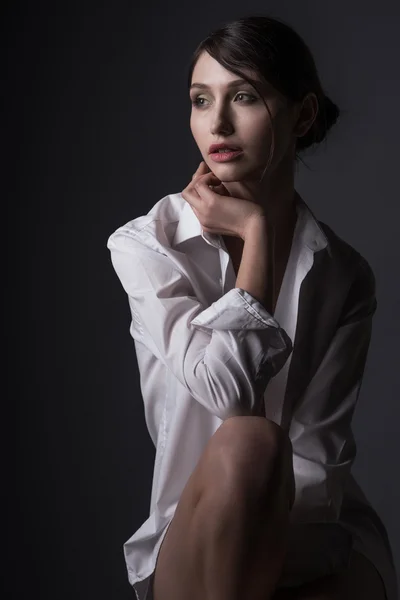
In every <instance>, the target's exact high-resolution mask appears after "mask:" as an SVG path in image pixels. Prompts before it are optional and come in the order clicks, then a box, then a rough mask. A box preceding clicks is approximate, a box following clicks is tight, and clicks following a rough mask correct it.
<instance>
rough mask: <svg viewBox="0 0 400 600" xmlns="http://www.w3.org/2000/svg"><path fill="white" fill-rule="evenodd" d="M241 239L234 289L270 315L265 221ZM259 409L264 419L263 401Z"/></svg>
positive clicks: (251, 226) (256, 223) (254, 224)
mask: <svg viewBox="0 0 400 600" xmlns="http://www.w3.org/2000/svg"><path fill="white" fill-rule="evenodd" d="M243 239H244V247H243V253H242V259H241V262H240V267H239V271H238V274H237V278H236V287H237V288H240V289H243V290H246V291H247V292H248V293H249V294H251V295H252V296H253V297H254V298H256V299H257V300H258V301H259V302H260V303H261V304H262V305H263V306H264V307H265V308H266V310H268V312H270V313H272V303H273V298H272V290H273V286H272V284H271V281H270V280H271V273H272V267H273V265H271V264H270V265H268V262H269V259H270V255H271V253H270V248H269V240H270V236H269V231H268V226H267V221H266V219H264V218H263V217H259V218H256V219H254V220H253V221H252V222H251V223H250V224H249V227H248V228H247V230H246V231H245V235H244V238H243ZM259 409H260V410H259V411H258V412H257V415H259V416H262V417H265V404H264V401H261V402H260V405H259Z"/></svg>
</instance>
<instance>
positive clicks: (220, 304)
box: [191, 288, 280, 331]
mask: <svg viewBox="0 0 400 600" xmlns="http://www.w3.org/2000/svg"><path fill="white" fill-rule="evenodd" d="M191 324H192V325H196V326H197V327H199V328H200V329H201V328H202V327H204V328H205V329H218V330H221V331H223V330H229V331H233V330H235V329H267V328H270V327H273V328H275V329H280V325H279V323H278V321H276V319H274V317H273V316H272V315H271V314H270V313H269V312H268V311H267V310H266V309H265V307H264V306H263V305H262V304H261V303H260V302H258V300H256V299H255V298H254V296H252V295H251V294H249V292H247V291H246V290H243V289H241V288H233V289H231V290H229V292H227V293H226V294H224V295H223V296H221V298H219V299H218V300H217V301H216V302H213V303H212V304H211V306H209V307H208V308H206V309H205V310H203V311H202V312H201V313H200V314H198V315H197V317H195V318H194V319H193V320H192V321H191Z"/></svg>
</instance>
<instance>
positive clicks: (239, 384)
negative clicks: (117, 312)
mask: <svg viewBox="0 0 400 600" xmlns="http://www.w3.org/2000/svg"><path fill="white" fill-rule="evenodd" d="M146 229H147V228H142V229H141V230H140V231H138V230H135V228H134V222H133V224H132V222H131V224H127V225H125V226H123V227H120V228H119V229H117V230H116V231H115V232H114V233H113V234H112V235H111V236H110V238H109V239H108V243H107V247H108V248H109V250H110V252H111V259H112V264H113V266H114V269H115V271H116V273H117V275H118V277H119V279H120V281H121V283H122V286H123V288H124V289H125V291H126V293H127V295H128V299H129V306H130V309H131V314H132V323H131V328H130V332H131V335H132V337H133V338H134V339H136V340H138V341H140V342H141V343H143V344H145V345H146V346H147V348H149V350H150V351H151V352H152V353H153V354H154V355H155V356H156V357H157V358H159V359H160V360H161V361H162V362H163V363H164V364H165V365H166V366H167V368H169V369H170V370H171V371H172V373H173V374H174V376H175V377H176V378H177V379H178V380H179V382H180V383H181V385H183V386H184V387H185V388H186V389H187V390H188V392H189V393H190V394H191V395H192V396H193V397H194V399H195V400H197V401H198V402H199V403H200V404H202V405H203V406H204V407H205V408H206V409H207V410H209V411H210V412H212V413H213V414H215V415H216V416H218V417H219V418H220V419H222V420H225V419H227V418H228V417H230V416H234V415H251V414H257V413H258V412H259V410H260V402H263V398H262V395H263V393H264V390H265V387H266V385H267V383H268V381H269V379H270V378H271V377H272V376H274V375H275V373H277V372H278V371H279V369H280V368H281V367H282V366H283V364H284V363H285V362H286V360H287V357H288V356H289V354H290V352H291V351H292V342H291V340H290V338H289V337H288V335H287V334H286V332H285V331H284V330H283V329H282V328H281V327H280V326H279V323H277V321H276V320H275V319H273V317H272V316H271V315H270V314H269V313H268V311H267V310H266V309H265V308H264V306H263V305H262V304H261V303H260V302H258V300H257V299H255V298H254V297H253V296H252V295H251V294H250V293H248V292H247V291H246V290H243V289H240V288H234V289H231V290H229V291H228V292H227V293H226V294H224V295H223V296H221V298H219V299H218V300H217V301H216V302H213V303H212V304H211V306H209V307H206V308H205V307H204V306H202V304H201V303H200V302H199V300H198V298H197V297H196V296H195V293H194V290H193V286H192V285H191V283H190V281H189V279H188V278H187V276H186V275H185V274H184V273H183V272H181V270H180V268H179V266H176V264H175V263H174V262H173V260H171V258H169V257H168V256H166V255H165V254H164V253H163V252H162V250H161V249H160V250H158V249H157V242H156V240H155V239H154V237H153V236H152V235H151V234H150V233H149V231H146Z"/></svg>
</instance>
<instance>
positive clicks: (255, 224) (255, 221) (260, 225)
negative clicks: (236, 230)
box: [240, 212, 268, 241]
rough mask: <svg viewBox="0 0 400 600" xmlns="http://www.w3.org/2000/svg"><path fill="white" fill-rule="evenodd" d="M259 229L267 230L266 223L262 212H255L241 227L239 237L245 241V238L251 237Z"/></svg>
mask: <svg viewBox="0 0 400 600" xmlns="http://www.w3.org/2000/svg"><path fill="white" fill-rule="evenodd" d="M260 230H262V231H267V230H268V223H267V218H266V215H265V214H264V213H262V212H259V213H258V212H257V213H256V214H254V215H252V216H251V217H249V218H248V219H247V221H246V224H245V226H244V228H243V229H242V232H241V235H240V237H241V238H242V240H243V241H246V238H249V239H251V238H252V237H253V236H254V235H256V234H257V232H259V231H260Z"/></svg>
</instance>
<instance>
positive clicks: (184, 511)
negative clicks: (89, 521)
mask: <svg viewBox="0 0 400 600" xmlns="http://www.w3.org/2000/svg"><path fill="white" fill-rule="evenodd" d="M189 86H190V98H191V102H192V113H191V120H190V126H191V131H192V134H193V136H194V138H195V141H196V143H197V145H198V147H199V149H200V152H201V154H202V157H203V159H204V160H203V161H202V162H201V163H200V165H199V168H198V170H197V172H196V173H195V174H194V176H193V177H192V180H191V182H190V183H189V184H188V186H187V187H186V188H185V189H184V190H183V191H182V192H181V193H178V194H170V195H168V196H166V197H164V198H162V199H161V200H160V201H159V202H157V203H156V204H155V205H154V206H153V208H152V209H151V210H150V211H149V213H148V214H147V215H144V216H140V217H138V218H136V219H133V220H132V221H130V222H128V223H127V224H126V225H124V226H122V227H120V228H118V229H117V230H116V231H115V232H114V233H113V234H112V235H111V236H110V238H109V240H108V248H109V249H110V251H111V257H112V262H113V265H114V268H115V270H116V272H117V274H118V277H119V278H120V280H121V283H122V285H123V287H124V289H125V291H126V293H127V294H128V299H129V305H130V309H131V314H132V322H131V328H130V332H131V335H132V337H133V338H134V341H135V348H136V353H137V359H138V366H139V370H140V374H141V390H142V395H143V401H144V406H145V417H146V423H147V426H148V430H149V433H150V436H151V438H152V441H153V442H154V444H155V446H156V459H155V467H154V477H153V486H152V494H151V506H150V516H149V518H148V519H147V521H146V522H145V523H143V525H142V526H141V527H140V529H139V530H138V531H137V532H135V534H134V535H133V536H132V537H131V538H130V539H129V540H128V541H127V542H126V543H125V545H124V551H125V558H126V564H127V569H128V575H129V581H130V583H131V584H132V586H133V587H134V589H135V592H136V595H137V598H138V600H144V599H145V598H146V599H147V600H148V599H150V598H153V599H154V600H181V599H182V600H183V599H186V598H191V600H197V599H199V600H200V599H201V600H203V599H204V600H205V599H210V600H211V599H213V600H214V599H215V600H238V599H239V598H240V599H243V600H244V599H247V598H248V599H249V600H250V599H251V600H267V599H269V598H273V599H275V600H278V599H280V600H284V599H289V598H290V599H300V598H301V599H310V600H311V599H317V598H318V599H321V598H326V599H327V598H329V599H332V600H333V599H339V598H340V599H343V598H349V599H350V598H351V599H353V600H355V599H358V598H363V600H372V599H373V600H384V599H385V598H386V599H387V600H395V599H396V598H397V590H396V577H395V570H394V566H393V559H392V555H391V549H390V545H389V541H388V538H387V534H386V531H385V528H384V526H383V524H382V522H381V520H380V519H379V517H378V515H377V514H376V512H375V511H374V510H373V508H372V506H371V505H370V503H369V502H368V500H367V499H366V498H365V496H364V494H363V492H362V490H361V489H360V487H359V486H358V485H357V483H356V482H355V480H354V478H353V476H352V474H351V472H350V469H351V466H352V463H353V461H354V458H355V455H356V447H355V443H354V438H353V434H352V429H351V420H352V416H353V413H354V409H355V406H356V402H357V399H358V394H359V391H360V388H361V381H362V376H363V371H364V366H365V361H366V358H367V352H368V347H369V342H370V335H371V327H372V318H373V314H374V312H375V310H376V298H375V279H374V275H373V273H372V271H371V268H370V266H369V264H368V262H367V261H366V260H365V259H364V258H363V257H362V256H361V255H360V254H359V253H358V252H357V251H356V250H355V249H354V248H352V247H351V246H350V245H349V244H347V243H346V242H345V241H344V240H342V239H340V238H339V237H338V236H337V235H336V234H335V233H334V232H333V231H332V230H331V229H330V228H329V227H328V226H327V225H325V224H323V223H321V222H320V221H318V220H317V219H316V218H315V217H314V215H313V213H312V212H311V210H310V209H309V207H308V206H307V204H306V203H305V202H304V200H303V199H302V198H301V197H300V195H299V194H298V193H297V191H296V190H295V189H294V167H295V164H296V161H297V160H298V158H299V157H298V155H297V152H299V151H301V150H304V149H306V148H308V147H310V146H311V145H313V144H315V143H318V142H321V141H322V140H323V139H324V138H325V136H326V134H327V131H328V130H329V129H330V127H331V126H332V125H333V124H334V123H335V121H336V119H337V117H338V114H339V111H338V108H337V107H336V105H335V104H334V103H333V102H332V101H331V100H330V99H329V98H328V97H327V96H326V95H325V94H324V92H323V90H322V88H321V84H320V81H319V78H318V74H317V72H316V68H315V64H314V61H313V58H312V56H311V54H310V52H309V49H308V48H307V46H306V45H305V44H304V42H303V41H302V40H301V38H300V37H299V36H298V35H297V34H296V33H295V32H294V31H293V30H292V29H291V28H290V27H288V26H287V25H286V24H284V23H282V22H280V21H278V20H276V19H271V18H268V17H261V16H258V17H247V18H242V19H238V20H236V21H234V22H231V23H228V24H227V25H226V26H224V27H222V28H221V29H220V30H218V31H216V32H213V33H212V34H211V35H210V36H209V37H208V38H206V39H205V40H204V41H203V42H202V43H201V44H200V45H199V47H198V48H197V50H196V52H195V54H194V57H193V60H192V65H191V67H190V72H189ZM221 144H224V145H225V147H226V148H227V150H226V151H225V153H224V154H223V153H222V152H219V151H218V150H219V148H220V146H221ZM213 146H214V147H213Z"/></svg>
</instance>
